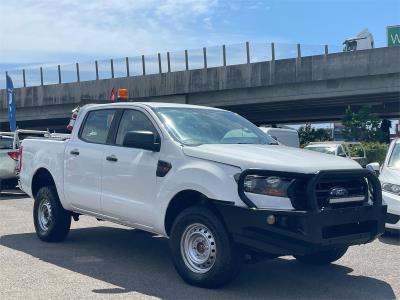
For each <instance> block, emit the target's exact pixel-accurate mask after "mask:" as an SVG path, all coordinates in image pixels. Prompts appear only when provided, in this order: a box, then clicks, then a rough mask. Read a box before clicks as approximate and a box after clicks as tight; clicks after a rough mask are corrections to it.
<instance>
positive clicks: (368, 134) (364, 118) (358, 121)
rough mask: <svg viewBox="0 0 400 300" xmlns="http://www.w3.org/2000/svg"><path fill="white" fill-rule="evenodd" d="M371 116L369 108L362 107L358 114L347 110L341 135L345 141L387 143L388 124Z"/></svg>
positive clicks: (349, 109)
mask: <svg viewBox="0 0 400 300" xmlns="http://www.w3.org/2000/svg"><path fill="white" fill-rule="evenodd" d="M388 122H389V121H387V120H384V121H382V122H381V120H380V119H379V118H378V117H377V116H376V115H373V114H371V111H370V108H369V107H366V106H364V107H362V108H361V109H360V110H359V111H358V112H353V111H352V110H351V108H350V107H349V108H347V109H346V112H345V115H344V117H343V121H342V123H343V125H344V130H343V135H344V138H345V140H346V141H358V142H374V141H376V142H389V128H390V122H389V124H388Z"/></svg>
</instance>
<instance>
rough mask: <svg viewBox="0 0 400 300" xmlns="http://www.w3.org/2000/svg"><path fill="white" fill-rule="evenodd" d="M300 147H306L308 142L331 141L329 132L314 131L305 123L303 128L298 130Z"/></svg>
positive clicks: (314, 129)
mask: <svg viewBox="0 0 400 300" xmlns="http://www.w3.org/2000/svg"><path fill="white" fill-rule="evenodd" d="M298 132H299V139H300V147H304V146H307V145H308V144H309V143H310V142H323V141H331V140H332V137H331V135H330V134H329V132H328V131H327V130H325V129H322V128H319V129H316V128H314V127H312V126H311V124H310V123H307V124H306V125H305V126H301V127H300V128H299V130H298Z"/></svg>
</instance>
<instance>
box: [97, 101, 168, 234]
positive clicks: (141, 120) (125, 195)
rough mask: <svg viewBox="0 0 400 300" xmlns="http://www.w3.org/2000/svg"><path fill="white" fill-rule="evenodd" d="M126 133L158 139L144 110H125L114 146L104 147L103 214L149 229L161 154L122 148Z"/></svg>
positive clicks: (152, 124) (153, 125)
mask: <svg viewBox="0 0 400 300" xmlns="http://www.w3.org/2000/svg"><path fill="white" fill-rule="evenodd" d="M129 131H151V132H153V133H154V134H155V135H157V136H159V137H160V136H161V135H160V132H159V130H157V129H156V125H155V123H153V122H152V120H151V117H150V116H149V115H148V114H147V113H146V112H145V111H144V110H140V109H126V110H124V112H123V114H122V117H121V120H120V122H119V126H118V129H117V131H116V138H115V143H114V145H113V146H111V145H109V146H106V150H105V152H104V154H103V159H102V164H103V176H102V196H101V205H102V208H103V213H104V214H105V215H107V216H109V217H111V218H113V219H116V220H118V221H120V222H123V223H127V224H131V225H134V226H138V227H144V228H148V227H151V223H152V222H151V220H152V219H153V215H154V199H155V196H156V193H157V187H156V170H157V163H158V159H159V156H160V153H159V152H152V151H149V150H143V149H135V148H126V147H123V146H122V144H123V139H124V137H125V134H126V133H127V132H129Z"/></svg>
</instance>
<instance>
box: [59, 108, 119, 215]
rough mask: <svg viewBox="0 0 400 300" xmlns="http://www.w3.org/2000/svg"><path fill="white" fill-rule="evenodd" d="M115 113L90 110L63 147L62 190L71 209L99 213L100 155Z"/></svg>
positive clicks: (105, 110) (103, 149)
mask: <svg viewBox="0 0 400 300" xmlns="http://www.w3.org/2000/svg"><path fill="white" fill-rule="evenodd" d="M116 112H117V111H116V110H115V109H102V110H92V111H89V112H88V113H87V114H86V117H85V120H84V121H83V123H82V126H81V128H80V130H79V134H78V137H77V138H73V139H71V140H70V141H69V142H68V144H67V146H66V150H65V151H66V152H65V166H64V167H65V173H64V193H65V198H66V199H67V200H68V201H69V202H70V203H71V204H72V206H73V207H74V208H78V209H80V210H84V211H87V212H92V213H96V214H99V213H101V206H100V194H101V172H102V158H103V155H104V151H105V148H106V144H107V143H108V142H109V136H110V131H111V130H110V129H111V125H112V123H113V121H114V117H115V115H116Z"/></svg>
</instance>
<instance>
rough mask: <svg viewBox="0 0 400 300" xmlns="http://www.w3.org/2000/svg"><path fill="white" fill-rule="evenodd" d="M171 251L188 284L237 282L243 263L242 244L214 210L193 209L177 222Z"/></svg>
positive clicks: (184, 213) (197, 207)
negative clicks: (229, 231) (235, 238)
mask: <svg viewBox="0 0 400 300" xmlns="http://www.w3.org/2000/svg"><path fill="white" fill-rule="evenodd" d="M170 249H171V252H172V259H173V262H174V265H175V268H176V270H177V272H178V273H179V275H180V276H181V277H182V278H183V280H185V281H186V282H187V283H189V284H192V285H196V286H200V287H207V288H215V287H219V286H221V285H224V284H226V283H228V282H229V281H231V280H233V279H234V278H235V276H236V275H237V274H238V272H239V270H240V267H241V265H242V262H243V255H242V251H241V249H240V247H239V245H237V244H235V243H234V242H233V241H232V240H231V239H230V237H229V234H228V232H227V231H226V229H225V227H224V225H223V224H222V222H221V221H220V220H219V218H218V217H217V216H216V215H215V214H214V213H213V211H212V210H210V209H208V208H205V207H202V206H193V207H189V208H187V209H185V210H184V211H183V212H182V213H181V214H180V215H179V216H178V217H177V219H176V220H175V222H174V224H173V226H172V230H171V235H170Z"/></svg>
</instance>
